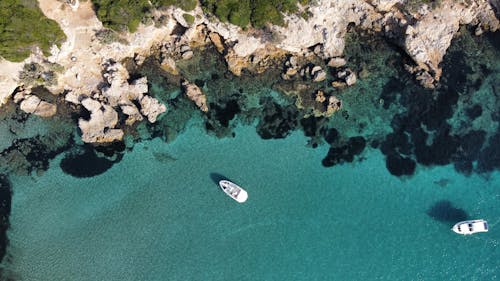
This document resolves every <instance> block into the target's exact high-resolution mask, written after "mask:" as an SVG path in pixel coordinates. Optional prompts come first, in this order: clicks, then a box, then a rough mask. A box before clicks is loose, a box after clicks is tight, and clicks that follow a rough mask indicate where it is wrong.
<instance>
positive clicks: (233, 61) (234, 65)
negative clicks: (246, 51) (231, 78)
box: [224, 49, 250, 76]
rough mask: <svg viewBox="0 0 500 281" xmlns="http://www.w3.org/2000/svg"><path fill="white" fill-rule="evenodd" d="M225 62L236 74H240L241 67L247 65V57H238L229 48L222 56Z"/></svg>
mask: <svg viewBox="0 0 500 281" xmlns="http://www.w3.org/2000/svg"><path fill="white" fill-rule="evenodd" d="M224 58H225V59H226V62H227V68H228V69H229V71H231V72H232V73H233V74H234V75H236V76H241V71H242V70H243V68H246V67H248V65H249V64H250V63H249V59H248V58H247V57H240V56H238V55H236V53H235V52H234V51H233V50H232V49H230V50H229V51H228V53H227V55H226V56H225V57H224Z"/></svg>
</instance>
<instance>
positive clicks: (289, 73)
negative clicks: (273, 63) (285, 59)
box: [285, 67, 297, 77]
mask: <svg viewBox="0 0 500 281" xmlns="http://www.w3.org/2000/svg"><path fill="white" fill-rule="evenodd" d="M295 74H297V68H292V67H290V68H288V69H287V70H286V72H285V75H286V76H289V77H292V76H294V75H295Z"/></svg>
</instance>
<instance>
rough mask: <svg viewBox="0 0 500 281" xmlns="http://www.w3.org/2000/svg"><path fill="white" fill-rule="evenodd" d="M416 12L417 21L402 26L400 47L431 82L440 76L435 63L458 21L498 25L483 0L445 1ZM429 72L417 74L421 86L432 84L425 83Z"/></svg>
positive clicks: (442, 53)
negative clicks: (402, 45) (421, 83)
mask: <svg viewBox="0 0 500 281" xmlns="http://www.w3.org/2000/svg"><path fill="white" fill-rule="evenodd" d="M420 14H421V17H420V18H419V20H418V21H416V23H415V24H414V25H409V26H408V27H407V29H406V34H405V40H404V48H405V50H406V52H407V53H408V54H409V55H410V57H411V58H412V59H413V60H414V61H415V63H416V64H417V66H418V70H421V71H424V72H427V73H428V74H429V75H430V77H432V79H433V80H434V81H435V82H437V81H439V79H440V77H441V73H442V69H441V67H440V65H439V64H440V63H441V61H442V60H443V57H444V55H445V53H446V50H447V49H448V48H449V46H450V44H451V40H452V39H453V36H454V35H455V34H456V33H457V32H458V29H459V27H460V24H469V23H474V24H477V25H478V26H484V27H486V28H487V29H489V30H492V31H495V30H498V29H499V28H500V22H499V20H498V19H497V18H496V16H495V13H494V11H493V9H492V7H491V6H490V5H489V3H488V2H487V1H484V0H475V1H471V3H470V4H469V5H464V4H462V3H458V2H455V1H451V0H447V1H443V2H442V4H441V5H440V6H439V7H438V8H436V9H434V10H433V11H431V12H430V11H426V12H425V13H424V12H422V13H420ZM429 75H421V79H420V81H422V82H423V85H424V86H425V85H427V86H432V85H433V84H434V83H429V82H430V81H431V80H430V79H429Z"/></svg>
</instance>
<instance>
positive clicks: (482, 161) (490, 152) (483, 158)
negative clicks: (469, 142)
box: [477, 132, 500, 172]
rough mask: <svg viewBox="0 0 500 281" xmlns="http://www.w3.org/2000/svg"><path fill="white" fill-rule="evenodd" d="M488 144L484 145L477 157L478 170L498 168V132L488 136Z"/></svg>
mask: <svg viewBox="0 0 500 281" xmlns="http://www.w3.org/2000/svg"><path fill="white" fill-rule="evenodd" d="M488 143H489V145H488V146H487V147H485V148H484V149H483V150H482V151H481V152H480V153H479V157H478V159H477V169H478V171H479V172H490V171H493V170H494V169H500V132H498V133H497V134H495V135H494V136H492V137H490V139H489V141H488Z"/></svg>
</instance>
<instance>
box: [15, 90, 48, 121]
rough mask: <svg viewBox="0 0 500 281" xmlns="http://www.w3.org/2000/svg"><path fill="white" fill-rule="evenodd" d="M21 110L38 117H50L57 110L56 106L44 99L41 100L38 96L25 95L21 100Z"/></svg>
mask: <svg viewBox="0 0 500 281" xmlns="http://www.w3.org/2000/svg"><path fill="white" fill-rule="evenodd" d="M20 107H21V110H22V111H24V112H26V113H33V114H35V115H38V116H40V117H51V116H54V115H55V114H56V112H57V106H56V105H54V104H51V103H48V102H46V101H42V100H41V99H40V98H39V97H37V96H33V95H27V96H26V97H25V99H24V100H23V101H21V105H20Z"/></svg>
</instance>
